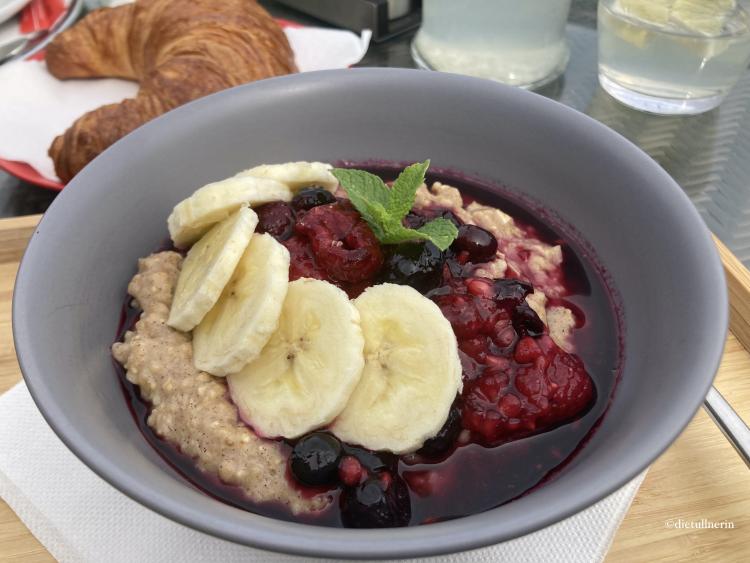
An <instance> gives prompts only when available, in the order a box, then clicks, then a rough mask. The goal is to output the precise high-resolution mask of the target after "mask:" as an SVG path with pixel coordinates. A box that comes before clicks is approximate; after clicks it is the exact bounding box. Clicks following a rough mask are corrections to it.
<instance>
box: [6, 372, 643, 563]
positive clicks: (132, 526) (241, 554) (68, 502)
mask: <svg viewBox="0 0 750 563" xmlns="http://www.w3.org/2000/svg"><path fill="white" fill-rule="evenodd" d="M643 476H644V475H640V476H639V477H637V478H636V479H634V480H633V481H631V482H630V483H628V484H627V485H625V486H624V487H623V488H622V489H620V490H618V491H616V492H615V493H613V494H612V495H610V496H609V497H607V498H605V499H604V500H602V501H600V502H598V503H597V504H595V505H593V506H592V507H590V508H588V509H587V510H584V511H583V512H580V513H579V514H577V515H575V516H572V517H571V518H568V519H567V520H564V521H562V522H560V523H558V524H555V525H553V526H550V527H548V528H545V529H543V530H541V531H539V532H536V533H534V534H530V535H527V536H524V537H522V538H518V539H515V540H512V541H509V542H505V543H502V544H498V545H494V546H491V547H487V548H483V549H478V550H474V551H470V552H464V553H459V554H454V555H446V556H442V557H432V558H426V559H413V560H410V561H415V562H434V563H464V562H466V563H469V562H471V563H477V562H479V563H484V562H486V563H490V562H492V563H497V562H500V561H513V562H515V563H523V562H530V563H532V562H539V561H555V562H598V561H601V560H602V559H603V558H604V556H605V555H606V553H607V550H608V549H609V546H610V544H611V542H612V539H613V537H614V535H615V532H616V531H617V528H618V527H619V525H620V523H621V521H622V519H623V517H624V516H625V513H626V512H627V510H628V508H629V506H630V503H631V501H632V500H633V497H634V496H635V494H636V492H637V491H638V487H639V486H640V484H641V481H642V480H643ZM0 497H2V498H3V499H4V500H5V501H6V502H7V503H8V504H9V505H10V506H11V508H12V509H13V510H14V511H15V512H16V514H18V516H19V517H20V518H21V520H23V522H24V523H25V524H26V526H28V527H29V529H30V530H31V532H32V533H33V534H34V535H35V536H36V537H37V539H39V541H40V542H42V544H44V546H45V547H46V548H47V549H48V550H49V551H50V552H51V553H52V555H53V556H54V557H55V558H57V559H58V560H59V561H61V562H62V563H73V562H75V563H88V562H91V563H99V562H101V561H107V562H109V563H120V562H122V563H132V562H133V561H138V562H139V563H159V562H171V561H189V562H191V563H192V562H202V561H206V562H209V561H221V562H222V563H232V562H235V561H236V562H245V563H261V562H262V563H287V562H289V563H304V562H306V561H310V562H316V563H319V562H320V561H321V560H320V559H306V558H303V557H295V556H291V555H282V554H277V553H270V552H267V551H262V550H259V549H253V548H250V547H245V546H241V545H237V544H234V543H230V542H228V541H224V540H221V539H218V538H214V537H212V536H208V535H206V534H203V533H201V532H196V531H194V530H192V529H190V528H187V527H185V526H182V525H180V524H176V523H175V522H172V521H171V520H168V519H166V518H164V517H162V516H160V515H158V514H156V513H155V512H152V511H151V510H149V509H147V508H145V507H143V506H141V505H140V504H138V503H136V502H135V501H133V500H130V499H129V498H128V497H126V496H125V495H123V494H122V493H120V492H118V491H117V490H115V489H114V488H113V487H111V486H110V485H109V484H107V483H106V482H104V481H103V480H102V479H100V478H99V477H98V476H97V475H95V474H94V473H93V472H92V471H91V470H90V469H88V468H87V467H86V466H85V465H84V464H83V463H82V462H81V461H79V460H78V458H77V457H75V456H74V455H73V454H72V453H71V452H70V451H69V450H68V449H67V448H66V447H65V445H64V444H63V443H62V442H61V441H60V440H59V439H58V438H57V436H56V435H55V434H54V433H53V432H52V430H51V429H50V428H49V426H47V424H46V422H45V421H44V419H43V418H42V416H41V414H40V413H39V411H38V410H37V408H36V405H35V404H34V402H33V400H32V399H31V396H30V395H29V392H28V390H27V389H26V386H25V385H24V384H23V383H19V384H18V385H16V386H15V387H14V388H13V389H11V390H10V391H8V392H7V393H6V394H5V395H3V396H2V397H0Z"/></svg>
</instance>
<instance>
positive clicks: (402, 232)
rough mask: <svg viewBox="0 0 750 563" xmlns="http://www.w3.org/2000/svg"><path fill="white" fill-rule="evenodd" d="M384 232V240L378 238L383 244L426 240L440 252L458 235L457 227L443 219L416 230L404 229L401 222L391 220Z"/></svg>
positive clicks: (435, 220) (434, 220)
mask: <svg viewBox="0 0 750 563" xmlns="http://www.w3.org/2000/svg"><path fill="white" fill-rule="evenodd" d="M384 231H385V233H384V236H383V238H380V237H378V238H380V241H381V242H382V243H383V244H400V243H402V242H410V241H417V240H426V241H430V242H431V243H432V244H434V245H435V246H437V247H438V248H439V249H440V250H445V249H446V248H448V247H449V246H450V245H451V243H452V242H453V241H454V240H455V238H456V236H457V235H458V229H457V228H456V226H455V225H454V224H453V223H451V222H450V221H448V220H447V219H443V218H438V219H433V220H432V221H430V222H429V223H427V224H425V225H423V226H422V227H420V228H419V229H416V230H415V229H409V228H407V227H404V226H403V225H402V224H401V222H400V221H395V220H394V219H393V218H391V219H389V221H388V223H386V224H385V229H384ZM376 236H377V235H376Z"/></svg>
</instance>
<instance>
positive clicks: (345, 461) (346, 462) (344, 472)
mask: <svg viewBox="0 0 750 563" xmlns="http://www.w3.org/2000/svg"><path fill="white" fill-rule="evenodd" d="M362 473H363V469H362V464H361V463H360V462H359V460H358V459H357V458H356V457H354V456H350V455H348V456H345V457H344V458H342V459H341V462H340V463H339V479H341V482H342V483H343V484H344V485H347V486H349V487H354V486H355V485H358V484H359V482H360V480H361V479H362Z"/></svg>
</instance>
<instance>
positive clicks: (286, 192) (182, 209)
mask: <svg viewBox="0 0 750 563" xmlns="http://www.w3.org/2000/svg"><path fill="white" fill-rule="evenodd" d="M292 195H293V194H292V192H291V190H290V189H289V188H288V187H287V186H286V185H284V184H282V183H280V182H277V181H275V180H270V179H268V178H254V177H245V178H238V177H236V176H235V177H232V178H227V179H226V180H222V181H220V182H213V183H212V184H207V185H205V186H203V187H202V188H200V189H199V190H196V191H195V193H193V195H191V196H190V197H189V198H187V199H183V200H182V201H181V202H180V203H178V204H177V205H175V207H174V209H173V210H172V213H171V214H170V215H169V218H168V219H167V226H168V227H169V235H170V236H171V237H172V241H173V242H174V244H175V246H176V247H177V248H187V247H189V246H190V245H191V244H193V243H194V242H195V241H197V240H198V239H199V238H201V237H202V236H203V235H204V234H205V233H206V232H207V231H208V230H209V229H210V228H211V227H213V226H214V225H215V224H216V223H218V222H219V221H223V220H224V219H226V218H227V217H229V216H230V215H231V214H232V213H234V212H235V211H237V210H238V209H239V208H240V207H242V206H243V205H249V206H250V207H257V206H259V205H263V204H264V203H270V202H272V201H289V200H290V199H292Z"/></svg>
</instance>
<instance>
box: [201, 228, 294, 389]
mask: <svg viewBox="0 0 750 563" xmlns="http://www.w3.org/2000/svg"><path fill="white" fill-rule="evenodd" d="M288 280H289V251H288V250H287V249H286V248H284V246H283V245H281V243H279V242H277V241H276V240H275V239H274V238H273V237H272V236H271V235H267V234H263V235H259V234H254V235H253V236H252V238H251V239H250V244H248V246H247V249H246V250H245V252H244V254H243V255H242V257H241V258H240V261H239V262H238V263H237V267H236V268H235V270H234V273H233V274H232V277H231V278H230V279H229V282H228V283H227V285H226V286H225V287H224V290H223V291H222V293H221V297H219V300H218V301H217V302H216V305H214V306H213V308H212V309H211V310H210V311H209V312H208V313H207V314H206V316H205V317H203V320H202V321H201V322H200V323H199V324H198V326H196V327H195V330H193V361H194V363H195V366H196V367H197V368H198V369H200V370H203V371H206V372H208V373H210V374H212V375H217V376H225V375H228V374H230V373H235V372H238V371H239V370H241V369H242V368H243V367H244V366H245V365H246V364H247V363H248V362H250V361H252V360H254V359H255V358H256V357H257V356H258V355H259V354H260V351H261V350H262V349H263V347H264V346H265V345H266V343H267V342H268V340H269V339H270V338H271V335H272V334H273V333H274V331H275V330H276V327H278V326H279V318H280V316H281V307H282V304H283V303H284V298H285V297H286V293H287V287H288V285H289V281H288Z"/></svg>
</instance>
